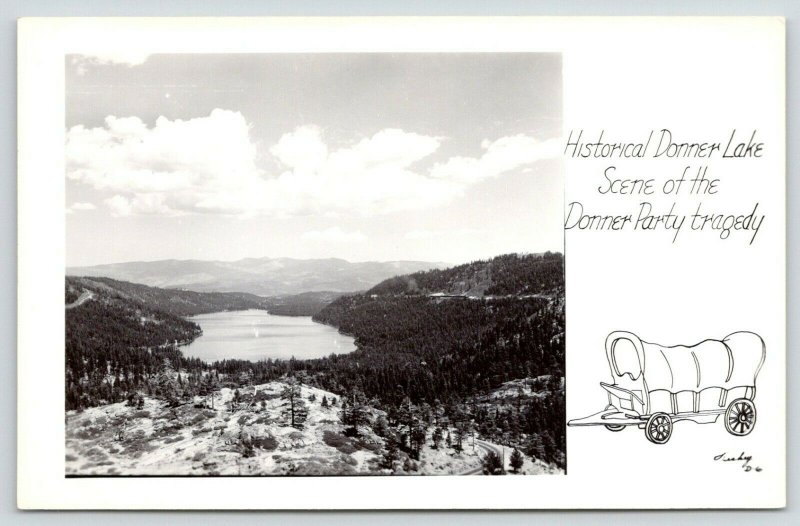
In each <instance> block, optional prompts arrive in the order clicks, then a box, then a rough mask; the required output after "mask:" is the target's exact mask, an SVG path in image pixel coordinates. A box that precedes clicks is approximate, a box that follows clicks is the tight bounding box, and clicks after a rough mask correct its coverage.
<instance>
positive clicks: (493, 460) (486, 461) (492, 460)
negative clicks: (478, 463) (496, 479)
mask: <svg viewBox="0 0 800 526" xmlns="http://www.w3.org/2000/svg"><path fill="white" fill-rule="evenodd" d="M483 472H484V473H486V474H487V475H502V474H503V473H504V472H505V470H504V469H503V461H502V459H501V458H500V455H498V454H497V453H495V452H494V451H489V452H488V453H486V456H485V457H483Z"/></svg>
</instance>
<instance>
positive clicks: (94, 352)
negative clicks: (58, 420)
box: [65, 278, 201, 409]
mask: <svg viewBox="0 0 800 526" xmlns="http://www.w3.org/2000/svg"><path fill="white" fill-rule="evenodd" d="M109 282H110V283H111V284H112V285H118V284H119V285H120V286H122V287H125V286H126V285H132V284H121V283H120V282H113V280H85V279H81V278H67V281H66V287H65V301H66V303H67V304H68V305H69V304H72V305H75V306H74V308H67V309H66V311H65V361H66V363H65V367H66V369H65V375H66V376H65V389H66V393H65V396H66V401H65V402H66V407H67V409H74V408H78V407H85V406H91V405H96V404H98V403H103V402H115V401H118V400H120V399H122V398H123V397H124V396H127V395H128V394H129V393H130V392H133V391H134V390H135V389H138V388H140V387H143V386H144V385H145V382H146V379H147V377H148V376H150V375H152V374H154V373H155V372H156V371H158V369H159V367H161V366H162V364H163V363H164V361H165V360H173V361H182V356H181V352H180V351H179V350H178V349H177V345H176V343H180V342H189V341H191V340H193V339H194V338H196V337H197V336H198V335H200V332H201V331H200V327H199V326H198V325H197V324H195V323H192V322H190V321H187V320H185V319H183V318H181V317H179V316H176V315H174V314H170V313H168V312H165V311H163V310H159V309H157V308H154V307H152V306H151V305H150V304H149V303H147V300H153V298H155V297H156V296H154V295H145V296H135V295H134V294H131V293H129V292H131V291H139V292H140V291H141V289H139V288H137V287H140V286H133V287H125V288H127V289H128V293H126V292H122V291H121V290H119V289H116V288H112V287H111V286H110V285H109ZM143 288H144V289H148V288H149V287H143ZM81 297H82V298H83V299H82V300H81V299H80V298H81ZM75 302H80V304H79V305H76V303H75ZM155 303H158V302H155ZM198 365H199V364H198Z"/></svg>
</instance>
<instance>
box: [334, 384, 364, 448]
mask: <svg viewBox="0 0 800 526" xmlns="http://www.w3.org/2000/svg"><path fill="white" fill-rule="evenodd" d="M340 418H341V421H342V424H344V425H345V426H346V429H345V432H344V434H345V435H346V436H352V437H354V436H358V428H359V426H363V425H365V424H367V423H368V422H369V418H368V415H367V406H366V405H365V404H364V395H363V394H362V393H361V392H360V391H358V390H354V391H353V392H352V393H351V394H350V396H349V397H346V398H345V399H344V400H342V409H341V415H340Z"/></svg>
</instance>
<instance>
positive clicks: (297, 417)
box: [281, 378, 308, 429]
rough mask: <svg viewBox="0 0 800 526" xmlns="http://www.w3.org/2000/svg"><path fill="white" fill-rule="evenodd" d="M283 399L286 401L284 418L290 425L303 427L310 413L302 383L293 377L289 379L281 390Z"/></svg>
mask: <svg viewBox="0 0 800 526" xmlns="http://www.w3.org/2000/svg"><path fill="white" fill-rule="evenodd" d="M281 399H282V400H284V401H285V402H284V404H283V416H284V418H285V419H286V420H287V421H288V422H289V425H290V426H292V427H295V428H297V429H302V427H303V423H304V422H305V420H306V416H307V415H308V413H307V411H306V404H305V401H304V400H303V397H302V391H301V389H300V384H298V383H297V380H295V379H294V378H291V379H289V380H288V381H287V383H286V386H285V387H284V388H283V390H282V391H281Z"/></svg>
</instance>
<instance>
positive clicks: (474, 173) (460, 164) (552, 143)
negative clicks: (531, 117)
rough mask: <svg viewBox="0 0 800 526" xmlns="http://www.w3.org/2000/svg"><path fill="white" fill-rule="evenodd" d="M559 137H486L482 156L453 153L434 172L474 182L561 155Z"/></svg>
mask: <svg viewBox="0 0 800 526" xmlns="http://www.w3.org/2000/svg"><path fill="white" fill-rule="evenodd" d="M559 142H560V141H559V140H558V139H551V140H548V141H537V140H536V139H534V138H533V137H530V136H527V135H514V136H510V137H502V138H500V139H497V140H496V141H489V140H484V141H483V142H482V143H481V147H482V148H483V149H484V153H483V155H482V156H480V157H478V158H475V157H452V158H450V159H448V160H447V161H446V162H444V163H440V164H437V165H436V166H434V167H433V169H432V170H431V176H432V177H434V178H437V179H446V180H452V181H459V182H461V183H464V184H473V183H476V182H480V181H482V180H485V179H491V178H493V177H497V176H498V175H501V174H503V173H506V172H509V171H511V170H514V169H516V168H519V167H521V166H527V165H529V164H532V163H534V162H536V161H538V160H540V159H547V158H552V157H555V156H557V155H558V152H559Z"/></svg>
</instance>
